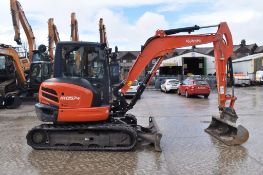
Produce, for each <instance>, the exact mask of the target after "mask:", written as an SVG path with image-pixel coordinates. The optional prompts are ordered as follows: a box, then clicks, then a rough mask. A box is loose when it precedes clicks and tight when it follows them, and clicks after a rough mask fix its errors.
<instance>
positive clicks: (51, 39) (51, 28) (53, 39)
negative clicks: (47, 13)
mask: <svg viewBox="0 0 263 175" xmlns="http://www.w3.org/2000/svg"><path fill="white" fill-rule="evenodd" d="M59 41H60V38H59V33H58V30H57V26H56V25H55V24H54V19H53V18H49V19H48V53H49V58H50V59H51V60H52V61H53V60H54V44H55V45H57V43H58V42H59Z"/></svg>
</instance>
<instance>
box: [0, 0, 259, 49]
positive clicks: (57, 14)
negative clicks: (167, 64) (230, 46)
mask: <svg viewBox="0 0 263 175" xmlns="http://www.w3.org/2000/svg"><path fill="white" fill-rule="evenodd" d="M19 2H20V3H21V5H22V7H23V9H24V11H25V13H26V16H27V19H28V21H29V22H30V24H31V26H32V28H33V31H34V34H35V37H36V42H37V44H38V45H39V44H42V43H44V44H46V45H47V21H48V18H51V17H52V18H54V22H55V24H56V25H57V28H58V31H59V34H60V38H61V40H69V39H70V14H71V12H76V15H77V19H78V23H79V38H80V40H82V41H95V42H98V41H99V32H98V22H99V18H103V19H104V23H105V24H106V30H107V35H108V41H109V45H110V46H111V47H114V46H115V45H117V46H118V47H119V50H139V49H140V47H141V45H143V44H144V42H145V41H146V39H147V38H149V37H150V36H152V35H154V33H155V31H156V30H157V29H170V28H178V27H188V26H192V25H195V24H197V25H200V26H202V25H211V24H218V23H219V22H221V21H226V22H228V24H229V26H230V29H231V32H232V35H233V39H234V43H235V44H239V43H240V40H241V39H246V41H247V44H251V43H257V44H258V45H263V9H262V7H263V1H260V0H253V1H251V0H235V1H230V0H217V1H213V0H119V1H118V0H96V1H94V0H93V1H92V0H19ZM9 3H10V1H9V0H1V2H0V7H1V15H0V43H5V44H11V45H16V43H15V42H14V41H13V38H14V31H13V26H12V19H11V14H10V4H9ZM214 31H215V29H210V30H205V31H200V33H203V32H214ZM21 33H24V32H23V30H21ZM22 39H23V41H26V40H25V36H22Z"/></svg>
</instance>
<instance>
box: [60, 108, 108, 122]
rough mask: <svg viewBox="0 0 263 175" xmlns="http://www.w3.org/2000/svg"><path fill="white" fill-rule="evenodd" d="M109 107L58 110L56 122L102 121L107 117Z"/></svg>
mask: <svg viewBox="0 0 263 175" xmlns="http://www.w3.org/2000/svg"><path fill="white" fill-rule="evenodd" d="M109 110H110V109H109V106H107V107H92V108H78V109H60V110H59V112H58V119H57V121H58V122H91V121H103V120H107V119H108V117H109Z"/></svg>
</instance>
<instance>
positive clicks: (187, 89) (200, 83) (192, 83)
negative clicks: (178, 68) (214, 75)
mask: <svg viewBox="0 0 263 175" xmlns="http://www.w3.org/2000/svg"><path fill="white" fill-rule="evenodd" d="M210 91H211V90H210V87H209V85H208V83H207V82H206V81H205V80H201V79H197V80H196V79H191V78H187V79H185V80H184V81H183V83H181V84H180V85H179V86H178V90H177V94H178V95H185V97H186V98H189V97H190V96H193V95H203V96H204V98H208V96H209V94H210Z"/></svg>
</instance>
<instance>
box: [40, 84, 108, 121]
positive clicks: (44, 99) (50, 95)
mask: <svg viewBox="0 0 263 175" xmlns="http://www.w3.org/2000/svg"><path fill="white" fill-rule="evenodd" d="M45 89H52V90H54V91H55V92H56V94H54V92H50V90H49V91H48V90H45ZM92 99H93V93H92V91H91V90H89V89H86V88H84V87H81V86H78V85H74V84H69V83H60V82H43V83H42V84H41V86H40V89H39V102H40V103H43V104H47V105H54V106H57V107H58V108H59V112H58V118H57V121H58V122H90V121H102V120H107V119H108V117H109V108H110V107H109V106H103V107H92Z"/></svg>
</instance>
